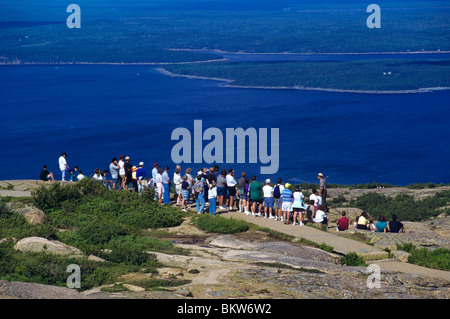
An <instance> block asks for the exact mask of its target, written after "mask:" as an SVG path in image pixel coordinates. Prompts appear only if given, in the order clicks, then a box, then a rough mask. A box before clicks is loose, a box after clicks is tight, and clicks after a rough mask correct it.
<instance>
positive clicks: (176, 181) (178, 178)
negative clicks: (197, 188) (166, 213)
mask: <svg viewBox="0 0 450 319" xmlns="http://www.w3.org/2000/svg"><path fill="white" fill-rule="evenodd" d="M182 181H183V179H182V178H181V175H180V169H179V168H178V166H177V168H176V169H175V172H174V173H173V183H174V184H175V192H176V193H177V206H180V202H181V200H182V198H181V182H182Z"/></svg>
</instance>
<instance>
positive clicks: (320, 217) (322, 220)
mask: <svg viewBox="0 0 450 319" xmlns="http://www.w3.org/2000/svg"><path fill="white" fill-rule="evenodd" d="M313 222H314V223H317V224H323V225H325V226H326V227H327V229H328V218H327V215H326V214H325V207H324V206H323V205H320V206H319V209H318V210H317V212H316V215H315V217H314V218H313Z"/></svg>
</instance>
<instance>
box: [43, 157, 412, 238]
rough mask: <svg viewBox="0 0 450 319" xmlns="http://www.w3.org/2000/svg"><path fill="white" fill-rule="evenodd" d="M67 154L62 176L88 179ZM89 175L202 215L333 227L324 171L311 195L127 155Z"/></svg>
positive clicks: (366, 223) (344, 223)
mask: <svg viewBox="0 0 450 319" xmlns="http://www.w3.org/2000/svg"><path fill="white" fill-rule="evenodd" d="M66 157H67V154H66V153H62V154H61V156H60V158H59V161H58V162H59V168H60V171H61V179H62V180H63V181H65V180H66V178H67V180H68V181H74V182H75V181H79V180H81V179H83V178H86V176H85V175H84V174H83V171H81V170H80V169H79V168H78V167H74V168H73V169H70V167H69V165H68V164H67V160H66ZM90 178H92V179H94V180H97V181H99V182H102V183H103V185H104V186H105V187H108V188H109V189H111V190H120V189H123V190H133V191H135V192H137V193H139V194H141V193H142V192H144V191H146V190H148V189H153V190H154V194H155V199H156V200H158V201H159V202H160V203H162V204H165V205H170V204H171V203H172V200H173V203H174V204H175V205H176V206H180V207H181V209H182V210H183V211H186V210H187V208H188V204H193V203H194V202H195V203H196V211H197V213H198V214H203V213H209V214H211V215H216V212H217V211H218V210H228V211H234V210H236V211H239V212H242V213H244V214H246V215H252V216H254V217H264V218H269V219H273V220H275V221H281V222H283V223H284V224H291V222H292V225H300V226H303V225H304V224H306V223H314V224H320V225H321V226H324V227H326V228H328V217H327V213H328V208H327V202H326V199H327V179H328V176H326V177H324V175H323V174H322V173H318V175H317V178H318V180H319V189H316V188H312V189H311V194H310V195H309V197H308V198H306V197H305V196H304V195H303V192H302V188H301V187H300V186H299V185H298V186H295V185H291V184H290V183H283V182H282V179H281V178H278V179H277V180H276V181H275V182H274V183H272V181H271V180H270V179H266V180H265V181H264V184H263V183H261V182H259V181H257V178H256V176H252V177H251V178H248V177H247V175H246V173H245V172H242V173H241V174H240V177H239V178H237V177H236V176H235V171H234V170H233V169H228V170H226V169H220V167H219V166H218V165H214V166H213V167H211V168H203V169H198V170H197V171H196V172H194V171H192V169H191V168H187V169H185V171H184V173H183V172H182V170H181V166H180V165H177V166H176V168H175V170H174V172H173V174H171V173H170V168H169V167H168V166H165V167H164V168H161V167H160V166H159V164H158V163H154V164H153V168H152V170H151V173H150V174H147V171H146V168H145V166H144V163H143V162H140V163H139V165H138V166H135V165H132V164H131V160H130V157H128V156H124V155H120V156H119V159H117V158H113V159H112V160H111V163H110V164H109V168H108V169H104V170H101V169H98V168H97V169H95V171H94V173H93V174H92V175H91V176H90ZM41 180H44V181H48V180H50V181H51V180H55V177H54V174H53V173H51V172H49V171H48V168H47V165H45V166H44V168H43V170H42V172H41ZM171 189H172V194H173V198H171ZM206 203H208V208H206ZM381 217H382V218H383V220H382V219H381ZM381 217H380V221H379V222H377V223H376V224H375V223H374V222H373V219H372V218H371V217H370V215H369V214H368V213H366V212H363V214H362V215H361V216H359V217H358V218H357V220H356V221H355V223H354V225H353V227H354V228H355V229H366V230H371V231H384V232H386V231H389V230H388V227H387V224H386V220H385V218H384V217H383V216H381ZM395 219H396V218H395ZM395 219H394V221H395ZM391 223H392V225H391ZM349 224H350V221H349V220H348V218H347V217H346V213H345V212H342V217H341V218H340V219H339V220H338V221H337V230H346V229H348V227H349ZM383 226H384V227H383ZM389 226H390V228H391V231H395V232H398V231H402V230H403V231H404V228H403V225H401V223H400V222H396V221H395V222H394V223H393V222H390V223H389ZM397 228H400V229H397Z"/></svg>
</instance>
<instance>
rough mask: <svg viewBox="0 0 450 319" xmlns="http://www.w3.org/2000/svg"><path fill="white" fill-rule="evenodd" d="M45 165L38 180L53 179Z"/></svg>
mask: <svg viewBox="0 0 450 319" xmlns="http://www.w3.org/2000/svg"><path fill="white" fill-rule="evenodd" d="M47 167H48V166H47V165H44V169H43V170H42V172H41V176H40V180H41V181H45V182H47V181H51V182H53V181H54V180H55V179H54V178H53V173H52V172H49V171H48V170H47Z"/></svg>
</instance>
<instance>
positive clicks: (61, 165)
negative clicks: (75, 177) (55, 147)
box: [58, 153, 69, 181]
mask: <svg viewBox="0 0 450 319" xmlns="http://www.w3.org/2000/svg"><path fill="white" fill-rule="evenodd" d="M66 157H67V154H66V153H62V154H61V156H60V157H59V159H58V164H59V169H60V171H61V175H62V179H61V180H63V181H65V180H66V172H67V171H69V165H67V161H66Z"/></svg>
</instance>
